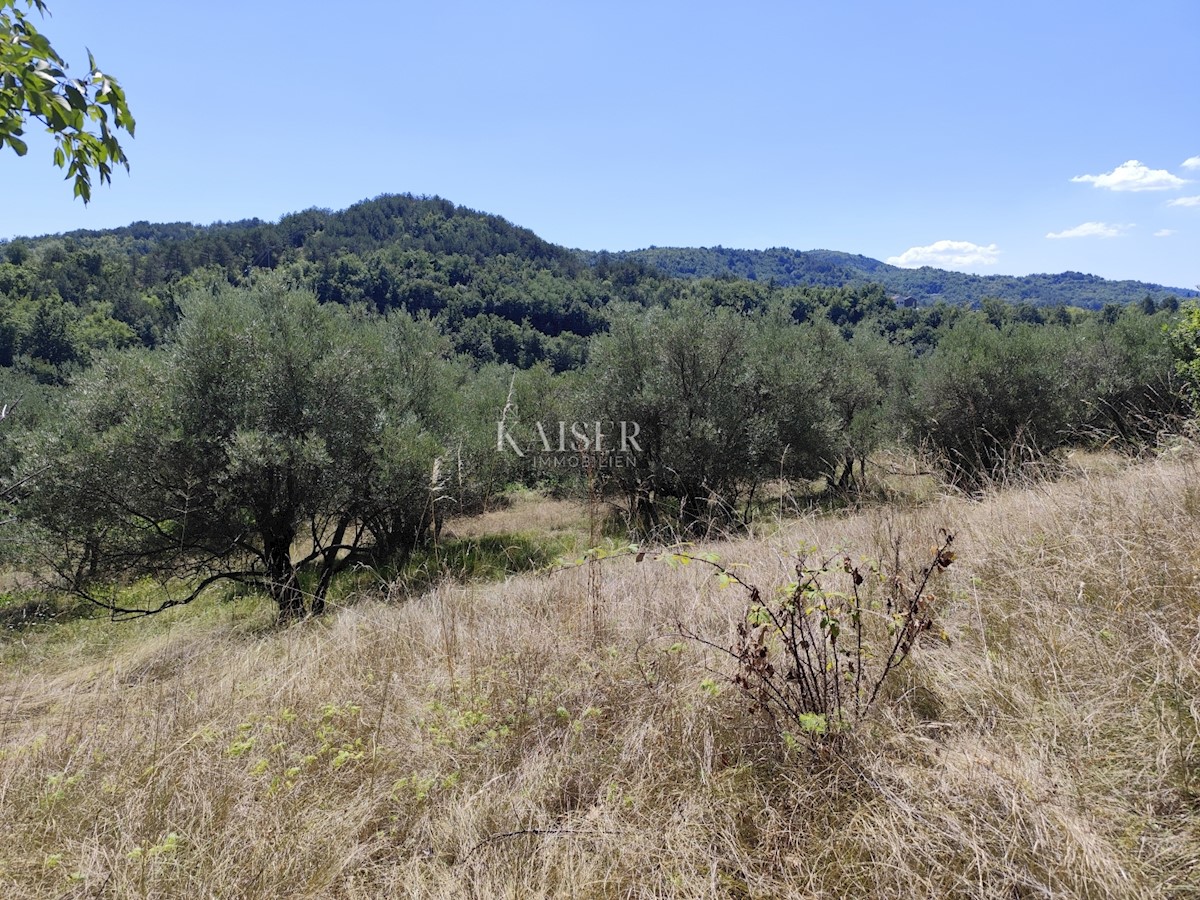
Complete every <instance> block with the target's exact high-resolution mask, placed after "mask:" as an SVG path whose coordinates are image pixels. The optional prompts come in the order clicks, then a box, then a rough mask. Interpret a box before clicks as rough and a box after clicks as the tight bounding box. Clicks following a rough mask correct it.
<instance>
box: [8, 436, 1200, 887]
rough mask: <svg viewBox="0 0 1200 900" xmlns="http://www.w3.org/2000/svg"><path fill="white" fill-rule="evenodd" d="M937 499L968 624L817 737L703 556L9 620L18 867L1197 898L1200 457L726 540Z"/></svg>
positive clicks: (1081, 470) (959, 621)
mask: <svg viewBox="0 0 1200 900" xmlns="http://www.w3.org/2000/svg"><path fill="white" fill-rule="evenodd" d="M546 509H547V510H551V512H548V513H545V514H543V515H541V516H535V515H533V514H532V513H531V512H530V511H529V510H528V509H523V511H522V512H521V513H520V515H521V517H522V518H521V521H522V522H523V523H525V524H524V526H523V527H525V526H528V524H529V523H530V522H533V523H535V524H536V525H537V527H541V528H547V529H553V528H554V527H555V522H554V518H555V513H554V512H553V510H555V509H556V507H553V506H547V508H546ZM558 509H559V511H560V512H561V513H562V515H563V516H565V517H568V518H570V517H572V516H573V517H575V524H574V525H572V526H570V527H577V525H578V519H579V511H578V509H577V508H576V509H574V510H572V509H569V508H566V507H562V508H558ZM493 524H494V525H495V527H497V528H503V527H505V521H504V519H503V516H502V515H501V514H497V521H496V522H495V523H493ZM464 527H467V526H464ZM471 527H475V528H479V527H482V526H480V525H478V524H476V525H475V526H471ZM564 527H565V526H564ZM939 527H946V528H949V529H951V530H954V531H956V532H957V535H958V539H957V540H956V542H955V546H956V549H957V551H958V554H959V556H958V561H957V562H956V563H955V565H953V566H952V567H951V568H949V569H948V570H947V571H946V572H945V573H944V574H942V575H940V576H939V577H938V580H937V584H936V585H935V591H936V593H937V596H938V598H939V603H940V608H941V613H940V615H939V621H938V626H939V629H941V628H944V629H945V632H946V635H947V637H948V641H946V640H941V639H939V638H936V637H935V636H934V635H933V634H932V633H930V634H928V635H926V636H925V638H923V639H922V641H921V642H920V644H919V645H918V646H917V647H916V649H915V650H914V652H913V655H912V657H911V658H910V659H909V660H908V662H907V663H906V664H905V665H904V666H903V668H902V669H901V670H900V671H899V672H897V673H896V678H895V679H894V681H893V682H892V683H891V684H889V685H888V687H887V689H886V691H885V693H884V695H883V697H882V698H881V701H880V702H879V703H878V704H877V706H876V708H875V709H874V711H873V713H872V715H871V716H870V717H869V718H868V719H867V720H866V721H865V722H863V723H862V724H861V725H860V727H859V728H858V729H857V730H856V731H855V732H854V733H853V734H852V735H851V736H850V737H849V738H848V739H846V740H844V741H843V742H841V743H840V744H839V745H837V746H836V747H835V748H833V749H830V750H828V751H821V752H812V751H811V750H809V749H808V748H806V747H799V748H796V747H793V748H792V749H788V748H787V747H785V746H784V745H783V743H782V742H781V741H780V740H779V739H778V735H776V734H773V733H772V732H771V730H770V729H769V728H767V727H765V725H764V723H763V722H762V721H761V719H759V718H757V717H756V716H755V715H754V714H753V713H752V712H751V711H750V710H749V709H748V708H747V705H746V703H745V701H744V699H743V698H742V697H741V696H740V695H739V692H738V690H737V689H736V688H735V687H734V686H733V685H732V684H731V683H730V681H729V680H728V675H729V674H730V667H729V662H728V660H727V659H725V658H723V657H722V656H721V655H720V654H719V653H715V652H713V651H711V650H708V649H705V647H704V646H703V645H702V644H700V643H697V642H695V641H690V640H687V639H685V638H682V637H681V636H680V635H679V633H678V631H679V628H678V625H679V624H680V623H683V624H684V625H685V626H686V627H687V628H688V629H691V630H692V631H694V632H695V633H696V634H698V635H702V636H704V637H705V638H707V639H708V640H711V641H713V642H715V643H718V644H728V643H730V641H731V640H732V635H733V631H734V628H735V626H736V624H737V622H738V621H739V620H740V619H741V618H742V617H743V616H744V614H745V610H746V598H745V594H744V593H742V592H739V590H738V589H737V588H736V587H734V588H728V589H721V588H720V587H719V586H718V584H717V581H716V579H715V578H714V577H713V576H714V571H713V570H712V569H711V568H709V567H705V566H699V565H693V566H686V567H676V568H673V567H669V566H667V565H665V564H662V563H657V562H654V561H653V560H652V559H647V560H645V561H644V562H642V563H641V564H640V565H639V564H637V563H635V562H634V560H633V559H631V558H628V557H625V558H617V559H612V560H608V561H606V562H604V563H602V564H599V566H598V568H596V567H591V566H583V567H579V568H573V569H569V570H565V571H559V572H557V573H553V574H524V575H520V576H514V577H511V578H509V579H508V580H507V581H503V582H495V581H493V582H482V583H481V582H474V583H443V584H442V585H440V586H438V587H437V588H435V589H433V590H431V591H429V592H428V593H425V594H422V595H420V596H416V597H411V598H405V597H401V596H400V595H399V592H395V596H393V597H392V598H391V599H389V598H387V597H384V596H377V595H368V594H366V593H364V596H363V597H361V598H358V599H355V598H353V597H352V598H350V601H348V602H347V603H346V604H345V606H344V607H343V608H341V609H339V610H338V611H336V612H335V613H333V614H331V615H329V616H328V617H326V618H325V619H323V620H320V621H309V622H305V623H302V624H299V625H295V626H292V627H288V628H282V629H280V628H276V627H275V626H274V625H272V623H271V619H272V614H271V610H270V609H268V608H267V607H266V606H265V605H263V604H261V603H259V602H258V601H255V600H254V599H252V598H248V599H241V600H237V601H236V602H227V601H223V600H221V599H220V598H217V597H213V598H211V599H205V600H203V601H201V602H199V603H198V604H197V605H195V606H194V607H192V608H187V609H183V610H172V611H170V612H168V613H165V614H163V615H161V616H158V617H154V618H150V619H144V620H138V621H136V622H132V623H125V624H119V625H114V624H111V623H109V622H107V621H105V620H103V619H87V618H76V619H72V620H68V621H63V622H60V623H57V624H53V625H47V626H22V627H19V628H12V629H10V630H9V631H8V633H7V634H6V635H5V636H4V637H2V638H0V824H2V826H3V840H2V841H0V897H3V898H11V900H16V898H58V897H61V898H81V900H82V898H141V897H146V898H149V897H158V898H206V897H213V898H217V897H219V898H260V897H261V898H284V897H331V898H380V897H430V898H436V897H445V898H451V897H455V898H458V897H477V898H526V897H563V898H567V897H578V898H607V897H612V898H625V897H628V898H650V897H678V898H787V897H828V898H834V897H853V898H889V900H890V898H931V897H937V898H942V897H947V898H949V897H964V898H965V897H978V898H985V897H987V898H997V900H999V898H1005V900H1016V898H1040V897H1046V898H1049V897H1056V898H1075V897H1081V898H1103V897H1123V898H1124V897H1128V898H1184V897H1200V747H1198V742H1200V730H1198V729H1200V668H1198V667H1200V543H1198V541H1197V534H1198V528H1200V460H1196V459H1194V458H1192V457H1191V456H1190V455H1188V454H1186V453H1177V454H1175V455H1167V456H1164V457H1162V458H1160V459H1158V460H1154V461H1150V462H1142V463H1136V464H1105V465H1098V466H1078V467H1077V469H1076V474H1074V475H1073V476H1071V477H1068V478H1066V479H1063V480H1060V481H1058V482H1056V483H1044V484H1036V485H1032V486H1027V487H1013V488H1008V489H1005V490H1001V491H997V492H995V493H994V494H992V495H990V496H988V497H986V498H984V499H982V500H967V499H963V498H953V497H943V498H940V499H933V500H930V501H928V502H925V503H922V504H920V505H910V506H908V507H900V506H891V507H879V508H868V509H866V510H864V511H860V512H846V513H840V514H827V515H824V516H820V517H809V518H801V519H798V520H791V521H788V522H786V523H784V525H783V526H782V527H781V528H779V529H777V530H776V531H775V533H773V534H770V535H768V536H759V537H756V538H754V539H752V540H741V541H732V542H728V543H724V544H714V545H713V546H711V547H707V548H703V549H705V550H712V551H713V552H716V553H717V554H719V555H720V558H721V560H722V561H724V562H726V563H730V564H733V563H736V564H741V565H743V566H744V567H743V568H739V569H738V570H737V571H738V572H740V573H741V575H742V577H744V578H746V579H747V580H750V581H753V582H754V583H756V584H758V585H760V586H761V587H763V588H764V590H766V589H771V588H774V587H776V586H778V585H781V584H783V583H784V582H785V581H786V580H787V579H788V577H789V571H790V568H791V566H792V564H793V562H794V553H795V550H796V548H797V547H798V546H800V545H802V544H815V545H817V546H819V547H820V548H821V549H822V551H825V552H827V553H833V552H838V551H840V550H843V549H844V550H846V551H847V552H850V553H851V554H853V555H855V556H856V557H857V556H871V555H873V554H875V555H879V554H882V553H884V552H886V541H887V536H888V535H889V534H900V535H902V536H904V538H905V541H906V546H907V547H908V548H909V550H910V552H911V553H912V554H913V556H914V558H918V559H919V558H920V557H921V555H922V554H927V553H928V548H929V547H930V546H931V545H932V543H933V542H934V540H935V539H936V532H937V529H938V528H939Z"/></svg>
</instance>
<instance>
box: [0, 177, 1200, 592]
mask: <svg viewBox="0 0 1200 900" xmlns="http://www.w3.org/2000/svg"><path fill="white" fill-rule="evenodd" d="M696 253H697V254H699V255H698V256H697V259H698V260H699V259H702V258H703V252H702V251H696ZM2 254H3V262H0V404H2V408H3V410H5V411H6V412H7V413H8V415H7V417H6V418H4V421H3V427H2V428H0V501H3V502H5V503H6V504H7V505H8V506H9V507H10V508H9V509H8V510H7V512H5V513H4V515H2V516H0V521H6V522H7V523H8V524H9V525H10V526H12V531H11V532H10V533H9V534H8V536H7V537H6V538H5V540H4V541H0V549H3V552H5V553H8V554H11V555H13V556H14V557H16V558H17V559H18V560H19V564H20V565H22V566H24V567H27V568H26V570H27V571H37V572H42V573H53V575H54V577H55V578H56V579H57V583H58V584H59V586H60V587H61V588H62V589H64V590H69V591H71V592H73V593H75V594H76V595H78V596H82V597H86V598H87V599H89V600H91V601H93V602H96V603H99V604H101V605H109V606H110V608H114V609H115V607H116V606H117V605H119V602H118V601H117V600H116V599H115V598H116V594H115V593H113V592H114V591H119V589H120V587H121V585H125V584H130V583H135V582H136V581H137V580H138V579H139V578H143V577H147V576H153V577H155V578H157V579H158V580H159V583H160V584H161V586H162V590H161V594H160V596H158V598H157V599H156V601H155V602H158V603H165V604H167V605H172V604H178V603H183V602H187V600H188V599H190V598H192V597H195V596H198V594H199V592H201V591H203V590H204V589H205V588H206V587H207V586H208V585H210V584H213V583H216V582H217V581H222V580H231V581H236V582H239V583H240V584H242V585H244V586H250V587H256V588H262V589H264V590H266V591H267V592H268V593H269V594H270V595H271V596H272V598H273V599H274V600H275V602H276V603H277V605H278V606H279V609H280V612H281V614H282V615H285V616H291V615H297V614H299V612H300V611H301V610H302V608H304V606H305V603H308V606H309V608H310V610H311V611H314V612H315V611H319V609H320V608H321V607H322V605H323V603H324V597H325V594H326V592H327V590H328V589H329V587H330V584H331V583H332V581H333V579H334V576H335V575H337V574H338V573H340V572H341V571H342V570H343V569H346V568H347V567H349V566H352V565H357V564H359V563H363V564H369V565H372V566H387V565H389V564H392V563H395V562H396V561H397V560H403V559H406V558H408V556H410V555H411V554H413V553H417V552H420V551H421V550H422V548H424V547H426V546H427V545H428V543H429V542H430V541H431V540H432V539H433V536H435V535H436V534H437V533H438V530H439V529H440V527H441V526H440V523H441V521H442V520H443V518H444V517H445V516H446V515H448V514H451V513H453V514H454V515H470V514H472V513H475V512H478V511H480V510H482V509H485V508H487V506H488V504H489V503H490V502H491V500H492V499H493V498H495V497H497V496H499V495H501V494H503V493H504V492H505V491H506V490H507V488H509V487H510V486H512V485H518V484H520V485H526V486H534V487H543V488H548V489H551V490H559V491H565V492H568V493H569V492H572V491H574V492H578V491H581V490H584V489H585V485H586V490H587V491H588V492H589V496H592V497H596V496H600V497H603V498H605V499H606V500H608V501H609V503H610V504H611V506H610V508H611V509H614V510H619V511H620V513H619V515H620V516H621V517H623V525H624V526H625V527H626V528H627V530H628V531H629V532H630V533H631V534H633V535H637V536H640V537H648V538H651V539H657V538H663V537H669V536H673V535H679V534H706V533H709V531H710V529H711V528H713V527H716V528H718V529H720V530H722V531H725V530H734V531H736V530H738V529H740V528H743V527H745V526H746V525H747V524H748V523H749V522H750V521H752V520H753V519H754V517H755V516H756V515H758V514H759V512H761V504H762V498H763V495H764V492H766V491H778V490H779V486H780V485H781V483H782V485H783V491H784V493H785V494H789V495H792V496H794V497H796V496H798V497H811V496H812V492H813V491H814V490H816V491H825V492H828V493H830V494H834V495H837V496H840V497H846V496H849V495H853V494H856V493H858V492H861V491H862V490H863V486H864V485H865V484H866V473H867V472H868V470H869V467H870V465H871V464H872V460H874V459H875V458H876V454H877V452H878V451H880V450H881V449H890V448H898V449H902V450H904V451H906V452H908V453H912V454H917V455H919V456H921V457H923V458H926V459H928V460H929V461H930V465H931V466H934V467H937V468H938V469H940V470H941V471H943V472H944V473H945V474H946V475H947V476H948V477H949V478H951V479H953V480H955V481H956V482H957V483H959V484H960V485H962V486H964V487H966V488H970V489H974V488H977V487H978V486H979V485H981V484H984V483H986V482H987V481H988V480H989V479H990V478H992V477H993V476H996V475H1002V476H1004V477H1007V473H1009V472H1011V471H1017V470H1019V469H1020V468H1021V467H1022V466H1023V465H1024V464H1025V463H1026V462H1029V461H1036V462H1038V464H1039V465H1040V464H1042V463H1043V462H1045V461H1049V460H1052V459H1053V458H1054V456H1055V454H1056V452H1057V451H1059V450H1062V449H1064V448H1066V447H1069V446H1077V445H1080V444H1084V445H1086V444H1101V443H1102V444H1104V445H1106V446H1109V447H1117V448H1125V449H1128V450H1130V451H1133V452H1140V451H1142V450H1144V449H1146V448H1148V447H1152V446H1154V445H1155V444H1156V442H1158V441H1159V440H1160V438H1161V436H1162V434H1163V432H1164V431H1167V430H1170V429H1172V428H1175V427H1177V426H1178V425H1179V423H1180V422H1181V421H1182V420H1183V418H1184V417H1185V416H1186V415H1187V414H1188V413H1189V411H1190V409H1189V408H1190V401H1191V400H1192V398H1193V397H1194V393H1188V392H1185V391H1184V387H1185V385H1187V386H1189V387H1190V388H1192V389H1193V390H1194V389H1195V387H1196V378H1197V376H1196V369H1195V362H1196V359H1197V351H1196V346H1197V344H1198V341H1197V338H1196V333H1197V332H1198V331H1200V326H1197V324H1196V320H1195V315H1194V313H1192V312H1191V310H1190V308H1187V309H1185V310H1184V311H1183V312H1182V313H1181V312H1180V311H1179V309H1178V299H1177V298H1176V297H1174V296H1173V295H1167V296H1165V297H1162V298H1161V299H1158V300H1156V299H1155V297H1154V296H1153V295H1149V294H1147V293H1143V294H1142V296H1141V297H1140V298H1139V300H1138V302H1136V303H1131V304H1127V305H1121V304H1118V303H1114V302H1106V303H1104V304H1103V305H1102V306H1101V307H1100V308H1099V309H1095V310H1090V309H1086V308H1081V307H1082V306H1083V303H1082V301H1081V300H1080V298H1078V297H1064V298H1063V301H1064V302H1062V303H1058V304H1054V305H1052V306H1046V305H1044V304H1038V303H1034V302H1032V301H1031V300H1030V299H1024V300H1018V301H1016V302H1007V301H1005V300H1003V299H998V298H996V297H986V296H985V297H982V298H980V300H979V302H978V304H967V303H949V302H946V301H945V299H944V298H942V299H938V300H937V301H935V302H933V303H927V304H908V303H904V302H899V303H898V302H897V301H896V299H895V298H894V296H893V295H892V294H891V293H890V290H889V288H888V287H887V286H886V285H884V284H881V283H879V282H878V281H874V282H868V281H865V280H858V281H853V282H852V283H850V284H840V283H837V282H839V281H840V280H841V279H842V277H843V275H844V274H845V272H844V271H842V270H838V269H837V266H838V265H839V263H838V260H837V258H835V257H834V256H832V255H830V256H829V258H828V259H826V263H827V264H828V266H829V270H828V272H827V273H826V274H827V275H828V278H829V280H830V283H829V284H822V285H806V284H799V285H797V284H789V285H785V284H782V283H780V281H779V280H770V279H768V280H765V281H764V280H763V279H761V278H756V279H749V278H739V277H735V276H731V275H729V274H725V275H723V276H722V277H704V276H705V273H704V272H703V271H701V270H700V268H699V263H697V267H696V270H695V271H693V272H691V273H689V274H690V275H691V277H686V278H682V277H673V276H670V275H667V274H665V273H663V272H661V271H659V270H658V269H656V268H655V267H654V266H653V265H652V264H651V262H650V261H648V260H645V259H639V258H637V257H636V256H630V255H625V256H613V255H605V254H599V255H595V256H594V257H591V258H588V259H584V258H581V257H580V256H579V255H578V254H576V253H574V252H572V251H568V250H565V249H563V248H561V247H556V246H554V245H552V244H548V243H546V242H544V241H541V240H540V239H538V238H537V237H536V236H535V235H534V234H532V233H531V232H529V231H527V230H524V229H521V228H517V227H515V226H513V225H512V224H510V223H508V222H506V221H505V220H503V219H500V218H497V217H494V216H486V215H482V214H480V213H475V212H472V211H470V210H466V209H463V208H461V207H456V206H454V205H453V204H450V203H448V202H446V201H444V200H439V199H420V198H414V197H406V196H398V197H380V198H377V199H376V200H373V201H369V202H366V203H361V204H358V205H356V206H354V207H351V208H350V209H348V210H345V211H343V212H340V213H330V212H326V211H321V210H309V211H307V212H302V213H297V214H294V215H290V216H285V217H284V218H283V219H282V220H281V221H280V222H278V223H264V222H260V221H247V222H239V223H234V224H218V225H212V226H207V227H197V226H193V225H179V224H177V225H149V224H144V223H143V224H135V225H131V226H129V227H127V228H121V229H113V230H109V231H103V232H77V233H74V234H71V235H60V236H54V237H47V238H39V239H31V240H20V241H13V242H10V243H8V244H7V245H6V246H4V247H3V248H2ZM801 258H803V257H801ZM867 262H870V261H867ZM863 265H865V263H864V264H863ZM839 272H840V274H838V273H839ZM879 274H886V272H883V271H882V270H880V272H879ZM943 274H945V275H949V273H943ZM1143 287H1144V286H1143ZM1072 300H1073V301H1074V302H1073V303H1068V302H1067V301H1072ZM1089 305H1091V304H1090V303H1089ZM973 306H977V307H978V308H973ZM1172 335H1173V336H1174V337H1173V338H1172V337H1171V336H1172ZM14 410H15V412H14ZM601 431H604V432H606V434H607V436H608V437H607V440H606V441H602V440H601V438H600V437H599V436H598V435H599V434H600V432H601ZM593 436H594V437H593ZM627 438H629V439H630V440H628V441H627V440H626V439H627ZM602 444H603V446H601V445H602ZM614 445H618V447H619V453H615V448H614ZM584 460H587V462H586V464H585V462H584ZM814 485H820V486H823V487H816V488H814ZM793 491H794V492H795V494H792V492H793ZM302 594H303V597H307V598H308V599H307V600H305V599H303V597H302ZM122 609H125V607H122ZM134 611H136V610H134Z"/></svg>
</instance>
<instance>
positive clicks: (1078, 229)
mask: <svg viewBox="0 0 1200 900" xmlns="http://www.w3.org/2000/svg"><path fill="white" fill-rule="evenodd" d="M1127 227H1128V226H1126V225H1109V224H1107V223H1106V222H1084V223H1083V224H1082V225H1076V226H1075V227H1074V228H1068V229H1067V230H1066V231H1052V232H1050V233H1049V234H1047V235H1046V237H1048V238H1051V239H1055V240H1056V239H1058V238H1077V237H1102V238H1114V237H1116V236H1117V235H1119V234H1121V232H1123V231H1124V230H1125V229H1126V228H1127Z"/></svg>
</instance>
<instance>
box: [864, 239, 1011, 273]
mask: <svg viewBox="0 0 1200 900" xmlns="http://www.w3.org/2000/svg"><path fill="white" fill-rule="evenodd" d="M999 256H1000V248H999V247H997V246H996V245H995V244H988V245H987V246H986V247H983V246H980V245H979V244H972V243H971V242H970V241H934V242H933V243H932V244H930V245H929V246H927V247H909V248H908V249H907V250H905V251H904V252H903V253H901V254H900V255H899V256H889V257H888V258H887V262H888V263H890V264H891V265H893V266H901V267H903V268H905V269H916V268H919V267H920V266H934V267H936V268H939V269H969V268H974V267H975V266H994V265H995V264H996V263H997V262H998V261H999Z"/></svg>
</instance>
